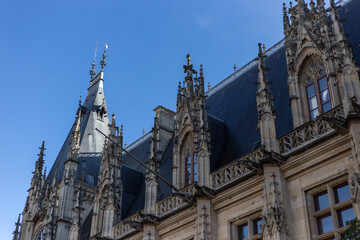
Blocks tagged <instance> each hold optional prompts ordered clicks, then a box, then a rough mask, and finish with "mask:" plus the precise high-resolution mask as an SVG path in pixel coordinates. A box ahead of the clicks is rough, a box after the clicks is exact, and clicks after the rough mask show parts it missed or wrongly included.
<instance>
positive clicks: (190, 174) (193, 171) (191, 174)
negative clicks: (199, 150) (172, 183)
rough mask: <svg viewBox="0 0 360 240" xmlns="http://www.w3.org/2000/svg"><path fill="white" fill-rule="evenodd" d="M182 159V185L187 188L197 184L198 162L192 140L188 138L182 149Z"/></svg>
mask: <svg viewBox="0 0 360 240" xmlns="http://www.w3.org/2000/svg"><path fill="white" fill-rule="evenodd" d="M183 157H184V163H185V164H184V167H185V169H184V170H185V171H184V172H185V174H184V178H185V179H184V183H185V186H188V185H190V184H192V183H194V182H197V165H198V160H197V156H196V153H195V148H194V144H193V141H192V138H188V139H187V142H186V144H185V146H184V149H183Z"/></svg>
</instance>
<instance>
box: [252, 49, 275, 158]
mask: <svg viewBox="0 0 360 240" xmlns="http://www.w3.org/2000/svg"><path fill="white" fill-rule="evenodd" d="M258 47H259V53H258V58H257V60H258V91H257V93H256V102H257V110H258V120H259V122H258V127H259V128H260V135H261V144H262V145H263V146H264V147H265V149H266V150H267V151H274V152H278V142H277V139H276V130H275V114H274V113H275V110H274V100H273V97H272V93H271V91H270V88H269V86H268V77H267V74H266V71H267V70H268V69H267V68H266V67H265V58H266V56H265V55H264V53H263V49H262V47H261V43H259V44H258Z"/></svg>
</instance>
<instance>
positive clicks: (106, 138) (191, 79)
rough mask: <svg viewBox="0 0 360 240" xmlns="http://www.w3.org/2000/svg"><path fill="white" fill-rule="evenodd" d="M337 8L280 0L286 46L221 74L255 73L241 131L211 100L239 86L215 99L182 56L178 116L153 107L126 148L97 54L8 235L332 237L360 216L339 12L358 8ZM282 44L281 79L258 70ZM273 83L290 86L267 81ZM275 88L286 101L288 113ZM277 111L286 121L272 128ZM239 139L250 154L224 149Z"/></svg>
mask: <svg viewBox="0 0 360 240" xmlns="http://www.w3.org/2000/svg"><path fill="white" fill-rule="evenodd" d="M342 5H343V7H344V8H346V10H345V11H343V12H341V14H340V13H339V11H340V10H338V6H337V5H336V4H335V2H334V0H330V8H329V9H325V4H324V1H323V0H316V2H315V1H313V0H311V1H310V2H309V3H308V4H306V3H305V1H304V0H298V1H297V5H296V6H292V5H290V7H289V8H287V7H286V6H285V4H284V9H283V12H284V14H283V24H284V34H285V39H284V41H283V42H282V43H283V44H284V45H283V46H282V45H281V44H282V43H280V47H279V46H275V47H274V48H271V49H269V50H267V51H266V50H265V47H264V48H263V47H262V45H261V44H259V46H258V57H257V58H256V60H255V61H256V63H257V67H256V66H254V65H251V64H249V65H247V66H245V67H244V68H241V69H239V70H236V71H235V73H234V74H233V75H232V76H231V77H230V78H229V79H231V78H233V79H234V80H232V81H233V82H234V83H239V82H240V83H241V81H250V77H249V76H250V75H246V74H245V73H246V72H247V71H249V70H255V68H256V71H257V76H256V77H255V78H256V79H257V81H256V84H257V90H256V91H254V92H253V94H254V95H255V98H254V99H253V100H251V99H244V100H245V101H248V102H242V103H240V104H242V105H246V104H248V105H249V106H250V105H251V106H256V107H255V108H254V109H252V110H254V112H257V119H248V121H249V122H251V121H257V129H255V128H254V129H251V130H250V132H251V133H249V132H240V133H239V132H237V129H240V127H231V126H232V125H231V124H232V122H234V121H235V122H238V121H239V120H238V119H239V115H241V114H247V113H246V112H245V113H242V112H236V108H235V107H233V106H235V105H236V103H234V102H227V103H226V104H223V102H221V101H222V100H221V99H222V98H225V97H224V94H229V95H231V94H233V93H234V92H235V95H234V96H237V94H238V93H236V91H237V90H238V89H236V88H234V87H232V85H231V84H232V83H231V81H230V80H229V79H228V80H226V81H225V82H223V83H221V84H219V86H220V87H215V88H214V89H217V90H216V91H218V92H217V93H214V91H215V90H214V89H213V90H211V89H210V90H209V91H208V92H206V91H205V87H204V86H205V77H204V69H203V66H202V65H200V69H199V72H197V71H196V70H195V69H194V66H193V64H192V63H191V60H190V55H187V56H186V58H187V63H186V65H184V73H185V74H186V76H185V79H184V81H183V82H179V86H178V94H177V99H176V112H173V111H171V110H169V109H167V108H165V107H162V106H159V107H157V108H155V109H154V112H155V118H154V127H153V129H152V131H151V132H150V133H148V134H146V135H145V136H143V137H142V138H141V139H139V140H138V141H137V142H135V143H134V144H132V145H130V146H128V147H124V146H123V127H122V126H121V128H120V130H119V127H117V125H116V123H115V115H114V114H113V116H112V121H111V123H110V120H109V116H108V112H107V107H106V103H105V98H104V93H103V92H104V90H103V81H104V67H105V65H106V60H105V59H106V51H105V52H104V54H103V60H102V61H101V63H100V64H101V66H102V68H101V71H100V72H99V73H98V74H96V72H95V63H93V68H92V70H91V71H90V75H91V80H90V87H89V89H88V91H89V92H88V97H87V98H86V100H85V102H84V104H82V103H80V104H79V108H78V110H77V117H76V120H75V122H74V125H73V127H72V129H71V131H70V133H69V136H68V138H67V140H66V141H65V144H64V146H63V148H62V151H61V152H60V153H59V156H58V158H57V159H56V161H55V163H54V166H53V168H52V169H51V171H50V173H49V175H47V174H46V170H45V171H44V170H43V165H44V159H43V157H44V152H45V143H43V144H42V147H41V148H40V153H39V158H38V160H37V161H36V164H35V171H34V173H33V178H32V180H31V185H30V189H29V191H28V192H29V194H28V199H27V201H26V205H25V208H24V211H23V213H22V220H21V219H20V217H19V219H18V222H17V224H16V229H15V231H14V238H13V239H14V240H42V239H46V240H66V239H70V240H80V239H81V240H87V239H89V240H95V239H132V240H140V239H143V240H160V239H161V240H170V239H182V240H190V239H195V240H216V239H220V240H229V239H232V240H240V239H265V240H273V239H274V240H285V239H290V240H303V239H304V240H305V239H319V240H320V239H341V234H342V233H343V232H344V231H345V230H346V229H347V226H346V220H350V219H352V218H354V217H358V218H359V217H360V193H359V191H360V167H359V166H360V164H359V163H360V159H359V152H360V105H359V104H360V82H359V74H358V73H357V72H358V71H359V67H358V66H357V65H356V63H355V60H354V53H353V51H352V50H351V48H350V47H349V45H348V42H347V40H346V34H345V30H344V27H343V24H342V21H341V19H340V15H342V17H347V14H348V15H350V14H351V12H356V11H358V10H360V4H359V2H358V1H355V0H353V1H349V2H348V3H343V4H342ZM358 22H359V21H358ZM353 31H354V32H355V33H360V28H359V27H358V28H356V29H353ZM359 36H360V35H359ZM352 41H353V42H355V43H356V42H357V43H359V42H360V38H359V39H352ZM359 46H360V45H359ZM274 49H275V50H274ZM279 51H284V52H285V56H283V57H285V59H286V65H284V66H280V68H282V69H283V68H286V71H287V79H286V78H285V79H284V78H283V79H274V78H272V77H270V74H268V73H267V71H268V70H269V69H268V68H267V65H272V66H276V67H277V65H278V60H277V59H276V58H271V59H270V55H271V54H274V52H279ZM359 60H360V59H359ZM249 66H252V67H249ZM245 69H246V70H245ZM244 74H245V75H244ZM239 76H240V77H239ZM241 76H244V77H243V78H242V77H241ZM246 76H248V78H249V79H247V78H246ZM271 76H274V75H271ZM282 82H285V84H286V85H287V86H286V87H287V88H288V93H287V92H285V93H284V92H283V91H281V90H279V89H280V88H277V87H272V86H271V83H272V84H273V85H280V84H281V83H282ZM240 83H239V84H240ZM241 84H245V83H241ZM234 86H235V85H234ZM244 86H245V85H244ZM219 89H220V90H221V89H222V90H221V91H220V92H219ZM274 89H275V92H274V91H273V90H274ZM281 94H288V95H289V98H288V99H289V107H288V108H289V109H288V110H289V111H288V112H287V113H288V115H290V116H291V117H290V118H287V116H286V111H284V110H282V109H283V107H282V105H284V104H288V103H284V102H279V99H280V97H279V96H280V95H281ZM214 99H215V100H214ZM231 100H234V101H235V100H236V99H235V98H234V99H231ZM216 101H219V102H221V104H223V105H222V106H221V108H222V109H224V110H223V111H224V112H225V114H222V115H221V114H219V115H216V111H215V110H212V108H213V109H219V108H217V106H216V105H215V103H214V102H216ZM249 101H253V103H250V102H249ZM279 105H280V106H281V108H280V111H279V112H280V114H278V113H277V112H276V110H277V109H276V106H279ZM220 115H221V116H222V117H218V116H220ZM284 119H288V121H292V124H293V127H292V129H285V127H283V126H279V122H280V123H281V121H280V120H283V121H284V122H286V121H285V120H284ZM238 124H239V125H240V124H243V125H246V124H248V123H247V122H239V123H238ZM239 125H237V126H239ZM249 126H250V125H249ZM283 129H285V130H286V131H285V130H283ZM279 131H280V132H281V131H283V132H281V133H282V134H279ZM284 132H285V134H284ZM238 134H240V136H241V139H245V141H243V142H246V139H252V138H251V137H250V136H247V135H246V134H250V135H256V134H259V138H258V140H259V141H258V143H257V144H254V145H253V147H252V149H253V151H247V150H244V151H242V152H241V153H242V154H241V155H240V154H237V155H236V154H235V152H237V153H239V152H240V151H239V150H238V149H242V148H243V147H244V146H242V145H237V144H235V146H232V145H233V143H234V142H236V141H237V140H236V136H235V135H238ZM250 145H251V144H250V143H248V146H250ZM244 148H245V147H244ZM248 148H249V147H248ZM248 148H247V149H248ZM144 149H146V150H147V151H148V152H149V153H148V154H147V155H146V154H143V151H144ZM63 152H66V153H67V154H63ZM228 156H230V157H228ZM233 156H236V157H233ZM227 159H230V160H227Z"/></svg>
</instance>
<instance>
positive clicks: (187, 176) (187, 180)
mask: <svg viewBox="0 0 360 240" xmlns="http://www.w3.org/2000/svg"><path fill="white" fill-rule="evenodd" d="M185 183H186V184H191V157H190V156H188V157H186V173H185Z"/></svg>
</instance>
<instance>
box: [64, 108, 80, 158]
mask: <svg viewBox="0 0 360 240" xmlns="http://www.w3.org/2000/svg"><path fill="white" fill-rule="evenodd" d="M80 126H81V108H80V107H79V109H78V113H77V117H76V120H75V128H74V131H73V132H72V136H71V142H70V148H69V151H68V154H67V157H68V160H69V159H71V160H76V159H77V154H78V152H79V150H80V137H81V130H80Z"/></svg>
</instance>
